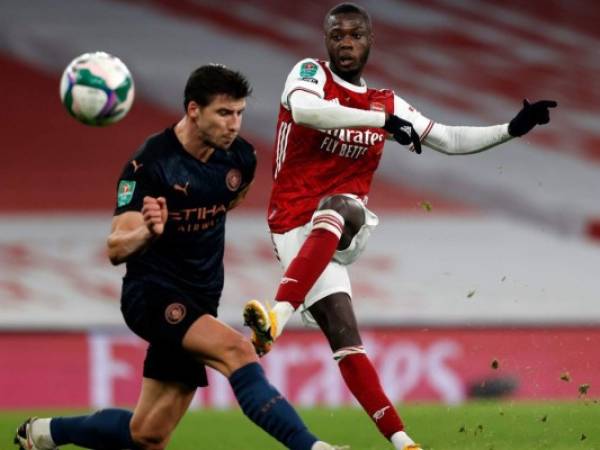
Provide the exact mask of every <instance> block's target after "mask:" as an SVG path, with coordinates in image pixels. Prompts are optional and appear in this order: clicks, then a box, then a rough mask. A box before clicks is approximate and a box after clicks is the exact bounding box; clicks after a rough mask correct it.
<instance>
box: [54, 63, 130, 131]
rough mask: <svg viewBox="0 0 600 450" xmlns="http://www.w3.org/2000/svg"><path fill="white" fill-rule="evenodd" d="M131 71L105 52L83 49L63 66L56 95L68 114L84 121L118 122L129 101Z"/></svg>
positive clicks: (101, 124)
mask: <svg viewBox="0 0 600 450" xmlns="http://www.w3.org/2000/svg"><path fill="white" fill-rule="evenodd" d="M133 96H134V86H133V78H132V77H131V73H130V72H129V69H128V68H127V66H126V65H125V64H123V61H121V60H120V59H119V58H117V57H115V56H112V55H109V54H108V53H105V52H94V53H84V54H83V55H81V56H78V57H77V58H75V59H74V60H73V61H71V63H70V64H69V65H68V66H67V68H66V69H65V71H64V72H63V74H62V78H61V80H60V99H61V101H62V103H63V105H64V106H65V108H67V111H68V112H69V114H71V115H72V116H73V117H75V118H76V119H77V120H79V121H80V122H82V123H84V124H86V125H94V126H105V125H110V124H111V123H115V122H118V121H119V120H121V119H122V118H123V117H125V115H126V114H127V113H128V112H129V109H130V108H131V105H132V103H133Z"/></svg>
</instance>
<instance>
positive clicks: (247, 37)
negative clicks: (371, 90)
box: [0, 0, 600, 410]
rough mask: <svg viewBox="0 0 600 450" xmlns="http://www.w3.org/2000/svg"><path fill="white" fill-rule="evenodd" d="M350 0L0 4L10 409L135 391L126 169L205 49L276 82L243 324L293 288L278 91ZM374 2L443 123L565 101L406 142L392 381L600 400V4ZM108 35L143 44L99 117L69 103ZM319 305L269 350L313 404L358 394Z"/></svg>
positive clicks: (395, 221) (394, 80) (359, 291)
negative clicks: (477, 136) (513, 124)
mask: <svg viewBox="0 0 600 450" xmlns="http://www.w3.org/2000/svg"><path fill="white" fill-rule="evenodd" d="M335 3H337V1H332V0H327V1H319V0H305V1H303V2H288V1H283V2H280V1H276V0H263V1H260V0H219V1H217V0H214V1H213V0H147V1H142V0H139V1H136V0H121V1H110V0H85V1H82V0H61V1H58V2H57V1H50V0H28V1H21V0H3V1H2V2H1V3H0V81H1V84H0V85H1V86H2V87H3V92H2V103H3V105H2V108H0V124H1V127H2V141H3V143H2V150H1V155H2V156H1V160H0V180H1V183H0V365H1V367H2V371H1V372H0V409H5V410H6V409H14V408H34V407H57V408H65V407H69V408H71V407H77V408H79V407H81V408H87V407H102V406H106V405H111V404H126V405H127V404H132V403H133V402H134V401H135V399H136V396H137V393H138V389H139V381H140V368H141V360H142V358H143V353H144V345H143V343H142V342H140V341H139V340H138V339H137V338H135V337H134V336H132V335H131V334H130V333H129V332H128V331H127V330H126V329H125V327H124V325H123V324H122V320H121V316H120V312H119V303H118V301H119V300H118V299H119V287H120V277H121V276H122V273H123V269H122V268H120V267H119V268H114V267H112V266H110V264H109V263H108V261H107V259H106V257H105V255H104V240H105V237H106V235H107V233H108V229H109V224H110V220H111V215H112V207H113V204H114V198H115V182H116V179H117V176H118V174H119V172H120V170H121V167H122V165H123V164H124V163H125V161H126V160H127V158H128V156H129V155H130V154H131V153H132V152H133V151H134V150H135V149H136V148H137V146H138V145H139V144H140V143H141V142H142V140H143V139H144V138H145V137H146V136H147V135H148V134H150V133H152V132H155V131H158V130H161V129H162V128H164V127H165V126H168V125H169V124H171V123H174V122H175V121H176V120H177V119H178V117H179V116H180V114H181V113H182V106H181V103H182V99H181V92H182V89H183V85H184V82H185V80H186V78H187V76H188V74H189V72H190V71H191V70H193V69H194V68H195V67H197V66H199V65H201V64H205V63H209V62H220V63H224V64H227V65H229V66H231V67H233V68H236V69H239V70H241V71H242V72H244V73H246V74H247V75H248V76H249V78H250V80H251V81H252V83H253V85H254V95H253V97H252V98H251V100H250V102H249V107H248V111H247V115H246V118H245V123H244V127H243V134H244V135H245V136H246V137H247V138H249V139H250V140H251V141H252V142H254V143H255V145H256V147H257V150H258V157H259V170H258V180H257V182H256V184H255V187H254V189H253V191H251V193H250V195H249V198H248V201H247V202H246V203H245V204H244V205H243V206H242V207H241V208H240V209H239V210H236V211H235V212H234V213H232V215H231V216H230V219H229V224H228V238H229V241H228V249H227V260H226V288H225V292H224V295H223V300H222V308H221V317H222V318H223V319H224V320H226V321H227V322H228V323H230V324H232V325H234V326H236V327H239V326H240V325H241V318H240V311H241V307H242V305H243V303H244V302H245V301H246V300H247V299H248V298H252V297H256V298H261V299H269V298H271V296H272V295H273V292H274V291H275V287H276V284H277V282H278V279H279V276H280V272H279V268H278V267H277V265H276V264H275V262H274V258H273V257H272V254H271V245H270V242H269V237H268V234H267V228H266V221H265V209H266V201H267V197H268V192H269V183H270V159H271V145H272V139H273V135H274V128H275V119H276V112H277V106H278V97H279V95H280V92H281V89H282V87H283V82H284V79H285V76H286V74H287V73H288V71H289V70H290V68H291V67H292V65H293V64H294V63H295V62H296V61H297V60H298V59H300V58H302V57H306V56H313V57H322V58H325V57H326V55H325V53H324V48H323V43H322V35H321V31H320V26H321V23H322V18H323V15H324V13H325V11H326V10H327V9H328V7H330V6H332V5H333V4H335ZM359 3H360V4H362V5H364V6H365V7H367V9H368V10H369V11H370V12H371V14H372V16H373V21H374V27H375V34H376V43H375V48H374V50H373V52H372V56H371V61H370V64H369V66H368V70H367V73H366V78H367V80H368V82H369V84H370V85H371V86H377V87H389V88H393V89H395V90H396V92H398V93H399V94H400V95H401V96H402V97H404V98H405V99H407V100H408V101H409V102H411V103H412V104H413V105H414V106H415V107H417V108H418V109H420V110H421V111H422V112H423V113H424V114H425V115H427V116H428V117H430V118H432V119H434V120H436V121H438V122H442V123H447V124H474V125H477V124H493V123H501V122H506V121H508V120H510V119H511V118H512V117H513V115H514V114H515V113H516V112H517V111H518V109H519V108H520V104H521V100H522V99H523V98H525V97H528V98H530V99H542V98H550V99H554V100H557V101H558V102H559V108H558V109H557V110H556V111H553V113H552V123H551V125H550V126H549V127H544V128H543V129H536V130H535V132H533V133H531V134H530V135H528V136H527V137H526V138H524V139H517V140H513V141H512V142H510V143H509V144H507V145H504V146H502V147H500V148H497V149H493V150H491V151H489V152H485V153H482V154H478V155H475V156H469V157H448V156H444V155H440V154H437V153H436V152H433V151H431V150H425V151H424V153H423V154H422V155H420V156H417V155H415V154H411V153H409V152H407V151H405V150H404V149H403V148H401V147H399V146H397V145H394V144H388V146H387V147H386V152H385V156H384V159H383V162H382V164H381V167H380V170H379V174H378V177H377V180H376V182H375V184H374V187H373V190H372V195H371V200H370V206H371V207H372V209H373V210H374V211H375V212H377V213H378V214H379V215H380V218H381V226H380V228H379V229H378V230H377V232H376V233H375V234H374V235H373V237H372V240H371V241H370V243H369V247H368V249H367V252H366V254H365V255H364V257H363V258H362V259H361V260H359V261H358V262H357V263H356V264H355V265H354V266H353V267H352V273H353V276H354V289H355V304H356V310H357V314H358V317H359V320H360V322H361V324H362V326H363V328H364V330H365V341H366V345H367V348H368V350H369V353H370V354H371V355H372V357H373V359H374V361H375V363H376V365H377V367H378V369H379V372H380V374H381V377H382V381H383V383H384V384H385V386H386V389H387V392H388V393H389V394H390V396H391V397H392V398H393V400H394V401H397V402H404V401H434V402H446V403H460V402H463V401H465V400H467V399H468V398H472V397H485V396H501V395H503V396H506V397H507V398H510V399H565V400H566V399H571V400H576V399H577V398H578V396H580V393H579V389H578V388H580V387H581V385H584V384H588V385H590V388H589V392H588V394H587V395H588V398H589V397H594V396H596V397H597V396H598V392H599V390H598V388H599V387H600V277H599V276H598V270H599V268H600V112H599V111H600V77H599V76H598V74H599V69H600V31H599V28H598V26H597V24H598V22H599V21H600V8H599V7H598V5H597V3H596V2H595V1H594V0H572V1H566V0H565V1H561V0H550V1H533V2H525V1H520V0H502V1H500V0H460V1H459V0H456V1H454V0H402V1H392V0H371V1H360V2H359ZM94 50H104V51H107V52H110V53H113V54H115V55H118V56H119V57H121V58H122V59H123V60H124V61H125V62H126V64H127V65H128V66H129V68H130V70H131V71H132V73H133V76H134V79H135V82H136V90H137V91H136V96H137V98H136V101H135V104H134V106H133V109H132V111H131V113H130V115H129V116H128V117H127V118H126V119H125V120H123V122H122V123H119V124H117V125H115V126H112V127H110V128H106V129H93V128H89V127H85V126H83V125H80V124H78V123H76V122H75V121H74V120H73V119H71V118H70V117H68V116H67V114H66V113H65V111H63V109H62V107H61V105H60V102H59V99H58V81H59V78H60V74H61V72H62V70H63V68H64V67H65V66H66V64H67V63H68V62H69V61H70V60H71V59H72V58H73V57H75V56H77V55H79V54H81V53H84V52H87V51H94ZM429 206H430V208H429ZM429 209H431V210H430V211H429ZM297 319H298V318H297ZM295 325H296V328H295V329H294V330H293V331H289V332H288V333H287V334H286V335H285V336H284V337H283V338H282V339H281V342H280V343H279V344H278V345H277V346H276V348H275V350H274V351H273V352H272V353H271V354H270V355H269V356H268V357H267V358H265V359H264V361H263V363H264V366H265V368H266V369H267V371H268V373H269V376H270V378H271V379H272V380H273V381H274V383H275V384H276V385H277V386H278V387H279V388H280V389H281V390H282V391H283V392H284V393H285V394H287V395H288V396H289V398H290V399H291V400H292V401H293V402H294V403H296V404H300V405H304V406H312V405H329V406H334V405H342V404H351V398H350V396H349V394H348V392H347V391H346V389H345V387H344V386H343V382H342V378H341V377H340V375H339V373H338V370H337V368H336V366H335V364H334V363H333V362H332V361H331V355H330V351H329V349H328V347H327V345H326V343H325V341H324V340H323V338H321V336H320V334H319V333H318V332H317V331H315V330H311V329H307V328H303V327H302V324H301V322H300V320H299V319H298V320H296V322H295ZM9 367H17V368H18V370H9ZM40 374H43V377H42V378H41V381H40ZM211 382H212V386H211V388H209V389H207V390H205V391H202V392H201V393H199V394H198V396H197V398H196V400H195V402H194V406H195V407H200V406H213V407H228V406H230V405H233V402H234V399H233V397H232V395H231V393H230V392H229V386H228V384H227V383H226V381H225V380H224V379H223V378H221V377H220V376H211ZM24 386H26V388H24Z"/></svg>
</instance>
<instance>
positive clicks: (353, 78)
mask: <svg viewBox="0 0 600 450" xmlns="http://www.w3.org/2000/svg"><path fill="white" fill-rule="evenodd" d="M329 69H331V71H332V72H333V73H334V74H336V75H337V76H338V77H340V78H341V79H342V80H344V81H346V82H348V83H350V84H354V85H356V86H362V82H361V80H362V78H361V77H362V73H361V72H353V73H348V72H341V71H339V70H338V68H337V67H335V66H334V65H333V64H331V63H329Z"/></svg>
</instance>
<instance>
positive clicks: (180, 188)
mask: <svg viewBox="0 0 600 450" xmlns="http://www.w3.org/2000/svg"><path fill="white" fill-rule="evenodd" d="M188 187H190V182H189V181H186V182H185V186H182V185H180V184H178V183H175V184H174V185H173V189H175V190H176V191H181V192H183V193H184V194H185V195H188Z"/></svg>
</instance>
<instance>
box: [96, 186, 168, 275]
mask: <svg viewBox="0 0 600 450" xmlns="http://www.w3.org/2000/svg"><path fill="white" fill-rule="evenodd" d="M167 217H168V210H167V203H166V200H165V199H164V198H163V197H158V198H154V197H144V204H143V206H142V211H141V212H138V211H127V212H124V213H122V214H119V215H118V216H115V217H114V218H113V221H112V227H111V232H110V234H109V236H108V239H107V241H106V244H107V247H108V258H109V259H110V262H111V263H113V264H115V265H117V264H121V263H122V262H125V261H127V258H129V257H130V256H131V255H134V254H136V253H138V252H139V251H141V250H143V249H144V248H146V247H147V246H148V245H149V244H150V242H152V241H153V240H154V239H156V238H157V237H158V236H160V235H162V234H163V232H164V226H165V223H166V221H167Z"/></svg>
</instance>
